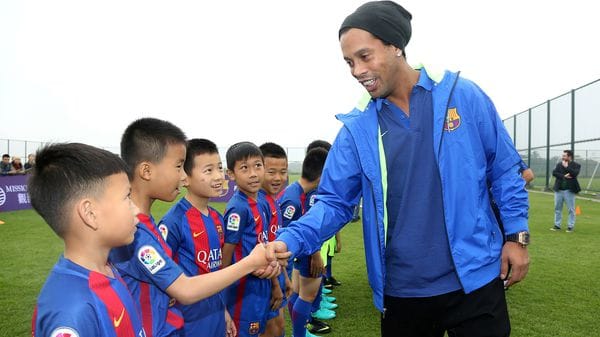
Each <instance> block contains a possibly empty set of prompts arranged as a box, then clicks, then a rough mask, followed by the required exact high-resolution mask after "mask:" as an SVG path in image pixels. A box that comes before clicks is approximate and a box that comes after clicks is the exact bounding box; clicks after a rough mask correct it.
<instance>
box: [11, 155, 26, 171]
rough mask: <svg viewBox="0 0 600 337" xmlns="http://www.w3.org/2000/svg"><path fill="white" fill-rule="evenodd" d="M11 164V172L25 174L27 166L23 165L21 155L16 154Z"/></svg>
mask: <svg viewBox="0 0 600 337" xmlns="http://www.w3.org/2000/svg"><path fill="white" fill-rule="evenodd" d="M10 164H11V170H10V172H9V174H25V167H23V163H22V162H21V157H19V156H14V157H13V160H12V162H11V163H10Z"/></svg>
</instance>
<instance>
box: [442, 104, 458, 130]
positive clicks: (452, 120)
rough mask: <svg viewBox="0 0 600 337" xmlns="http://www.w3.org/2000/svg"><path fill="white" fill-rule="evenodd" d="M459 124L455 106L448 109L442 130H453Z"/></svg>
mask: <svg viewBox="0 0 600 337" xmlns="http://www.w3.org/2000/svg"><path fill="white" fill-rule="evenodd" d="M459 126H460V115H459V114H458V111H457V110H456V108H450V109H448V112H447V114H446V121H445V122H444V131H454V130H456V129H458V127H459Z"/></svg>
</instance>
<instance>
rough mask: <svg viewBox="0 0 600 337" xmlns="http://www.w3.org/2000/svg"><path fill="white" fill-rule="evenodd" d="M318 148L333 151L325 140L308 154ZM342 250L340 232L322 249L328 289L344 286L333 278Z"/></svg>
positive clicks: (326, 242) (313, 144)
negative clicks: (334, 264)
mask: <svg viewBox="0 0 600 337" xmlns="http://www.w3.org/2000/svg"><path fill="white" fill-rule="evenodd" d="M317 147H321V148H324V149H325V150H327V152H329V149H331V144H330V143H329V142H327V141H324V140H314V141H312V142H311V143H310V144H308V146H307V147H306V152H307V153H308V151H310V150H312V149H314V148H317ZM316 192H317V190H316V189H315V190H314V191H313V192H311V193H310V197H311V199H310V203H309V206H312V205H313V204H314V197H315V196H316ZM358 209H359V206H358V205H357V206H356V207H355V211H354V215H353V218H352V222H354V216H358V215H357V212H358ZM341 249H342V240H341V235H340V232H337V233H335V236H333V237H331V239H329V240H327V241H325V243H323V246H322V248H321V256H322V257H323V261H324V262H325V267H326V275H325V276H324V277H323V279H324V284H323V286H324V287H325V288H327V289H331V288H333V286H340V285H342V283H341V282H339V281H338V280H336V279H335V277H333V275H332V264H333V257H334V255H335V253H338V252H340V251H341ZM326 302H327V301H325V302H324V303H323V304H324V305H325V307H326V308H333V307H334V305H331V304H327V303H326Z"/></svg>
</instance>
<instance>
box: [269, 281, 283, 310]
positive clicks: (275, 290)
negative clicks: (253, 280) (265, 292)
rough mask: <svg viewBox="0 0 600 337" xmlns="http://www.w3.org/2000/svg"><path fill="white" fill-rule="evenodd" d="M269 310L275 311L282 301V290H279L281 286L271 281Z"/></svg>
mask: <svg viewBox="0 0 600 337" xmlns="http://www.w3.org/2000/svg"><path fill="white" fill-rule="evenodd" d="M271 284H272V286H271V310H272V311H275V310H277V309H279V307H280V306H281V303H283V292H282V291H281V287H280V286H279V283H277V284H275V283H271Z"/></svg>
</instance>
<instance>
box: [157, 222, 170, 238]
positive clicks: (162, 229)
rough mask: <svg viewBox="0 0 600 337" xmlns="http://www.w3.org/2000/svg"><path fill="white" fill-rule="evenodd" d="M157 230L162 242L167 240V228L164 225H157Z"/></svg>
mask: <svg viewBox="0 0 600 337" xmlns="http://www.w3.org/2000/svg"><path fill="white" fill-rule="evenodd" d="M158 230H159V231H160V235H162V237H163V240H165V241H166V240H167V236H168V235H169V228H167V226H165V224H160V225H158Z"/></svg>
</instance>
